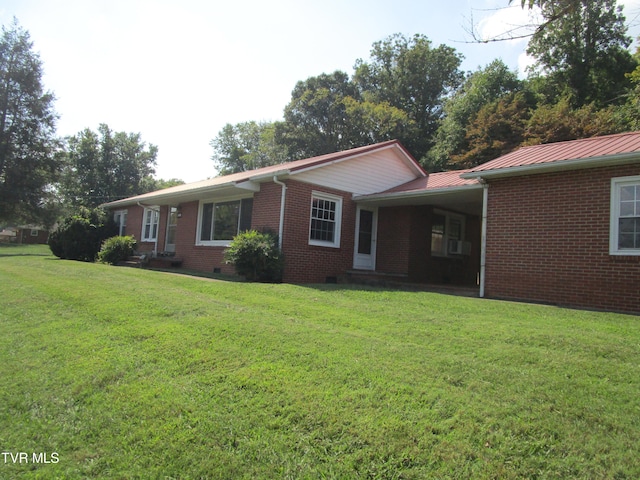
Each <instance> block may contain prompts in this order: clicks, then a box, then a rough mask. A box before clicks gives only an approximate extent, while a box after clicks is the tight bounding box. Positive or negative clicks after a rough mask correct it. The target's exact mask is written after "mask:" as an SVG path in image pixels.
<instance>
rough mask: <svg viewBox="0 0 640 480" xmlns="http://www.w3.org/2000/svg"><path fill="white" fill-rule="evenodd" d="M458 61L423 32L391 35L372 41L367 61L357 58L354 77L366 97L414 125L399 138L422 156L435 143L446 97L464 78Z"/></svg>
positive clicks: (454, 52) (414, 152)
mask: <svg viewBox="0 0 640 480" xmlns="http://www.w3.org/2000/svg"><path fill="white" fill-rule="evenodd" d="M461 61H462V56H461V55H460V54H458V53H456V51H455V50H454V49H453V48H451V47H448V46H446V45H440V46H439V47H437V48H433V47H432V44H431V41H430V40H429V39H428V38H426V37H425V36H423V35H415V36H414V37H413V38H411V39H407V38H405V37H404V36H403V35H400V34H396V35H392V36H390V37H388V38H387V39H386V40H383V41H380V42H376V43H374V44H373V48H372V50H371V61H370V62H364V61H363V60H357V61H356V65H355V70H356V71H355V75H354V81H355V83H356V84H357V85H358V87H359V88H360V91H361V92H362V95H363V97H364V98H366V99H367V100H369V101H372V102H374V103H383V102H386V103H388V104H389V105H391V106H392V107H395V108H398V109H399V110H402V111H403V112H405V113H406V114H407V116H408V118H409V120H411V122H412V124H413V130H412V131H411V132H410V133H409V135H408V136H407V138H405V139H401V140H403V143H405V144H406V146H407V148H409V150H411V151H412V152H413V154H414V156H416V157H417V158H421V157H423V156H424V155H426V153H427V152H428V151H429V149H430V148H431V146H432V145H433V143H434V135H435V132H436V130H437V128H438V126H439V123H440V121H441V119H442V115H443V105H444V101H445V99H446V98H447V97H448V96H449V95H450V94H451V93H453V92H454V91H455V90H456V89H457V88H458V87H459V85H460V83H461V82H462V80H463V78H464V76H463V74H462V72H461V71H460V70H459V67H460V63H461Z"/></svg>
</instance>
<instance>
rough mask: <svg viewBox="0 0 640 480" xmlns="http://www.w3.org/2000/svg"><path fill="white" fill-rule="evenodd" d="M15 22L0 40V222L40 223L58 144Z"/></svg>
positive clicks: (38, 70)
mask: <svg viewBox="0 0 640 480" xmlns="http://www.w3.org/2000/svg"><path fill="white" fill-rule="evenodd" d="M32 49H33V44H32V42H31V41H30V37H29V34H28V32H26V31H25V30H24V29H22V28H21V27H20V26H19V25H18V22H17V20H14V22H13V24H12V25H11V26H10V27H9V28H5V27H2V38H1V39H0V221H3V222H34V223H37V222H40V221H42V219H41V218H40V213H41V210H43V209H42V207H43V205H44V204H45V203H46V202H47V199H48V198H49V197H51V195H52V194H53V188H52V184H53V183H54V181H55V178H56V174H57V172H58V169H59V157H58V156H56V151H57V150H58V148H59V146H60V144H59V141H58V140H57V139H56V137H55V127H56V119H57V117H56V114H55V112H54V109H53V102H54V97H53V94H51V93H50V92H45V91H44V89H43V85H42V62H41V61H40V57H39V55H38V54H37V53H35V52H34V51H33V50H32Z"/></svg>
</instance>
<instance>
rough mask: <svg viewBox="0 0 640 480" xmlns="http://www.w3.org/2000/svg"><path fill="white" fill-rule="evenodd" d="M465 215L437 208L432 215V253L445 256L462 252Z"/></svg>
mask: <svg viewBox="0 0 640 480" xmlns="http://www.w3.org/2000/svg"><path fill="white" fill-rule="evenodd" d="M463 240H464V216H463V215H458V214H455V213H451V212H441V211H439V210H436V211H434V212H433V215H432V217H431V255H434V256H439V257H445V256H447V255H450V254H461V253H462V241H463Z"/></svg>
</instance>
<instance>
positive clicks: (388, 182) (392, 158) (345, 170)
mask: <svg viewBox="0 0 640 480" xmlns="http://www.w3.org/2000/svg"><path fill="white" fill-rule="evenodd" d="M294 178H295V179H296V180H299V181H302V182H306V183H312V184H314V185H320V186H323V187H328V188H334V189H336V190H342V191H345V192H352V193H354V194H356V195H367V194H371V193H378V192H383V191H385V190H388V189H390V188H393V187H396V186H398V185H402V184H403V183H407V182H409V181H411V180H414V179H416V178H418V174H417V171H416V168H415V166H412V165H410V164H409V163H408V162H407V161H406V159H404V158H401V157H400V156H399V155H397V154H396V152H395V151H394V150H391V149H388V150H384V151H381V152H373V153H370V154H366V155H362V156H359V157H356V158H346V159H344V160H342V161H340V162H337V163H333V164H330V165H324V166H323V167H322V168H315V169H310V170H306V171H300V172H296V173H295V174H294Z"/></svg>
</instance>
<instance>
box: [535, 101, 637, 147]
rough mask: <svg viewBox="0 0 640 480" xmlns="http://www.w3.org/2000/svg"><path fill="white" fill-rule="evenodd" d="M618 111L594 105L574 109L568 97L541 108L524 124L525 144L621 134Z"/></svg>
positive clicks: (622, 127)
mask: <svg viewBox="0 0 640 480" xmlns="http://www.w3.org/2000/svg"><path fill="white" fill-rule="evenodd" d="M617 110H618V109H617V108H614V107H607V108H605V109H601V110H598V109H596V107H595V106H594V105H593V104H590V105H585V106H583V107H580V108H577V109H575V108H572V107H571V105H570V102H569V99H567V98H563V99H561V100H560V101H559V102H558V103H557V104H555V105H541V106H539V107H538V108H537V109H536V110H535V111H533V114H532V115H531V118H529V120H528V121H527V126H526V128H525V134H524V137H525V140H524V144H526V145H535V144H539V143H552V142H563V141H566V140H576V139H578V138H589V137H597V136H600V135H608V134H611V133H618V132H621V131H624V130H626V128H625V126H624V125H621V124H620V122H619V119H618V115H617Z"/></svg>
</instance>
